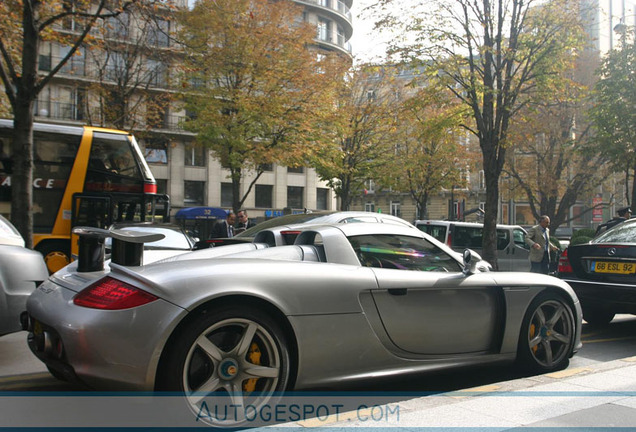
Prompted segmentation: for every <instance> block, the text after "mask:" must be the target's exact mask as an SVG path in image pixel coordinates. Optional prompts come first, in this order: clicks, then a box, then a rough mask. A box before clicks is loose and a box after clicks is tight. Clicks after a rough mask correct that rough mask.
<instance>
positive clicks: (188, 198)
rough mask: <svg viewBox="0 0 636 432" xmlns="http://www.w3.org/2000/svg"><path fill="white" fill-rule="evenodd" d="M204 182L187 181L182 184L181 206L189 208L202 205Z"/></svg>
mask: <svg viewBox="0 0 636 432" xmlns="http://www.w3.org/2000/svg"><path fill="white" fill-rule="evenodd" d="M204 191H205V182H202V181H189V180H186V181H184V182H183V204H185V205H189V206H197V205H203V196H204V195H205V193H204Z"/></svg>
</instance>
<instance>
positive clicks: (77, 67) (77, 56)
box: [58, 46, 86, 76]
mask: <svg viewBox="0 0 636 432" xmlns="http://www.w3.org/2000/svg"><path fill="white" fill-rule="evenodd" d="M70 51H71V47H70V46H62V47H60V58H59V59H58V61H60V60H62V59H63V58H64V57H66V56H67V55H68V53H69V52H70ZM60 73H61V74H65V75H76V76H84V75H86V48H85V47H79V48H78V49H77V51H75V53H74V54H73V55H72V56H71V58H69V59H68V61H67V62H66V63H65V64H64V66H62V68H61V69H60Z"/></svg>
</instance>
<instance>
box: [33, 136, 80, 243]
mask: <svg viewBox="0 0 636 432" xmlns="http://www.w3.org/2000/svg"><path fill="white" fill-rule="evenodd" d="M80 140H81V137H80V136H77V135H63V134H59V135H57V136H56V137H55V140H52V139H51V137H50V135H46V134H43V133H40V132H35V133H34V134H33V147H34V151H33V156H34V161H33V231H34V232H36V233H46V232H51V230H52V229H53V225H54V224H55V220H56V218H57V209H59V208H60V204H61V203H62V198H63V196H64V191H65V189H66V185H67V183H68V179H69V176H70V174H71V169H72V168H73V162H74V160H75V155H76V154H77V150H78V148H79V145H80ZM52 209H54V210H55V211H51V210H52Z"/></svg>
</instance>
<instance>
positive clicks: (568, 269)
mask: <svg viewBox="0 0 636 432" xmlns="http://www.w3.org/2000/svg"><path fill="white" fill-rule="evenodd" d="M558 272H559V273H574V270H572V266H571V265H570V259H569V258H568V250H567V249H566V250H564V251H563V253H561V257H560V258H559V269H558Z"/></svg>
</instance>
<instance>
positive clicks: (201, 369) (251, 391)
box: [157, 306, 291, 427]
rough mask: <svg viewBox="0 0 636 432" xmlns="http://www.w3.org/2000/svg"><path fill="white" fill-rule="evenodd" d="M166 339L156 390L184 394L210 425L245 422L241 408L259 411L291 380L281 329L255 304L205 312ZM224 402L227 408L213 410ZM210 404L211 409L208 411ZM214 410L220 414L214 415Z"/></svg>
mask: <svg viewBox="0 0 636 432" xmlns="http://www.w3.org/2000/svg"><path fill="white" fill-rule="evenodd" d="M171 340H172V341H173V342H172V343H170V344H169V345H167V346H166V348H165V350H166V351H165V353H166V354H165V358H164V359H163V360H162V366H161V367H160V370H159V371H158V374H157V390H160V391H171V392H179V393H184V394H185V396H186V399H187V402H188V404H189V406H190V408H191V409H192V410H193V412H195V413H196V414H197V419H201V420H203V421H206V422H208V423H210V424H211V425H213V426H221V427H234V426H240V425H241V424H243V423H245V421H246V418H245V416H246V413H245V407H247V406H249V407H255V409H257V410H258V409H259V407H262V406H264V405H266V404H268V403H270V402H271V401H272V397H273V396H274V395H275V394H276V393H281V392H283V391H284V390H285V389H286V386H287V384H288V383H289V381H290V370H291V367H290V354H289V349H288V342H287V340H286V336H285V333H284V332H283V330H282V329H281V327H280V325H279V324H278V323H277V322H276V321H275V320H274V319H273V318H272V317H271V316H269V315H267V314H266V313H264V312H262V311H260V310H258V309H256V308H254V307H249V306H248V307H246V306H242V307H238V306H228V307H223V308H215V309H211V310H207V311H205V312H204V313H202V314H200V315H199V316H197V317H196V318H195V319H194V320H193V321H191V322H190V323H189V324H188V325H187V326H186V327H185V328H184V329H183V330H182V331H179V333H178V334H176V335H175V337H173V338H171ZM211 394H213V396H212V395H211ZM212 397H213V400H210V398H212ZM224 404H227V405H226V407H228V406H229V407H232V408H231V409H229V408H226V409H225V410H223V409H218V406H223V405H224ZM209 406H215V407H216V408H215V410H214V411H211V410H207V408H208V407H209ZM236 406H238V407H239V408H238V409H235V407H236ZM202 412H203V413H204V415H201V413H202ZM215 412H222V413H224V414H223V415H222V418H221V415H219V418H214V413H215ZM228 412H230V414H231V415H227V413H228Z"/></svg>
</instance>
